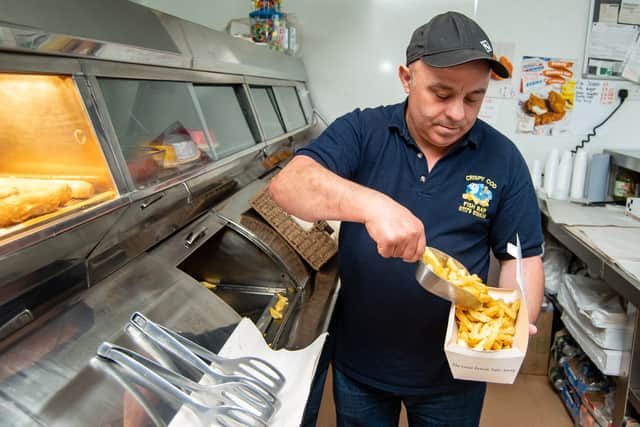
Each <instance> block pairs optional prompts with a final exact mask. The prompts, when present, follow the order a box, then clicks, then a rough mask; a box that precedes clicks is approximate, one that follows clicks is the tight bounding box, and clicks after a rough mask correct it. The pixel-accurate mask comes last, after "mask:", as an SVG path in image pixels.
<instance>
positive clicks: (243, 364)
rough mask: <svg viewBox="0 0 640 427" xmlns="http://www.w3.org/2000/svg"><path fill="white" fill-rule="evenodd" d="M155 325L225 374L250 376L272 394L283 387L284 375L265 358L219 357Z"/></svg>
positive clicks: (167, 329)
mask: <svg viewBox="0 0 640 427" xmlns="http://www.w3.org/2000/svg"><path fill="white" fill-rule="evenodd" d="M157 326H159V327H160V328H161V329H162V330H163V331H165V332H166V333H168V334H169V335H171V336H172V337H173V338H175V339H176V340H177V341H179V342H180V344H182V345H184V346H185V347H187V348H188V349H189V350H191V351H192V352H193V353H195V354H196V355H197V356H198V357H200V358H201V359H202V360H204V361H205V362H207V363H208V364H210V365H214V366H216V367H217V368H218V369H220V370H221V371H222V372H223V373H225V374H229V375H231V374H240V375H246V376H248V377H251V378H253V379H254V380H256V381H258V382H261V383H262V385H263V386H265V387H267V388H268V389H269V390H271V391H272V392H273V393H274V394H278V392H279V391H280V390H282V388H283V387H284V384H285V382H286V379H285V377H284V375H282V373H281V372H280V371H279V370H278V369H277V368H276V367H275V366H273V365H272V364H271V363H269V362H267V361H266V360H263V359H260V358H258V357H253V356H245V357H236V358H233V359H232V358H226V357H221V356H218V355H217V354H215V353H214V352H212V351H209V350H207V349H206V348H204V347H202V346H200V345H198V344H197V343H195V342H193V341H191V340H189V339H187V338H185V337H183V336H182V335H180V334H179V333H177V332H175V331H172V330H171V329H169V328H167V327H165V326H162V325H157Z"/></svg>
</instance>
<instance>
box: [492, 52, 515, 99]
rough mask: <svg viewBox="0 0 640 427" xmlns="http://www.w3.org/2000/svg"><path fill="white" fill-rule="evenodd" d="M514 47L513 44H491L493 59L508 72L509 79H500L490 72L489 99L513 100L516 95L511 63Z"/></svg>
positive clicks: (512, 61)
mask: <svg viewBox="0 0 640 427" xmlns="http://www.w3.org/2000/svg"><path fill="white" fill-rule="evenodd" d="M515 52H516V45H515V43H501V42H496V43H494V44H493V53H494V55H495V57H496V58H497V59H498V61H500V62H501V63H502V65H504V66H505V67H506V68H507V70H509V77H508V78H506V79H505V78H502V77H500V76H499V75H497V74H496V73H494V72H493V71H492V72H491V80H490V81H489V88H488V89H487V95H486V96H487V97H490V98H510V99H513V98H515V97H516V95H517V91H516V88H515V87H514V84H513V78H512V77H513V63H514V59H515Z"/></svg>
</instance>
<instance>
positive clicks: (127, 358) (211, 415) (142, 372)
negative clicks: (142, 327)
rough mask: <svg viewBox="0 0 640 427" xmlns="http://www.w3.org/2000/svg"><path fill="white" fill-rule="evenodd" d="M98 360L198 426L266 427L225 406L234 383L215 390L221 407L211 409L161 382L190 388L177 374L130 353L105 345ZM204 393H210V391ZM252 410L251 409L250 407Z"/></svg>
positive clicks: (249, 414)
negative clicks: (105, 361) (125, 374)
mask: <svg viewBox="0 0 640 427" xmlns="http://www.w3.org/2000/svg"><path fill="white" fill-rule="evenodd" d="M98 356H100V357H102V358H105V359H108V360H110V361H112V362H115V363H117V364H118V365H120V366H122V367H124V368H126V369H128V370H129V371H131V372H133V373H134V374H135V376H136V381H137V382H138V383H139V384H141V385H143V386H144V387H146V388H149V389H150V390H153V391H155V392H156V393H158V394H159V395H161V396H162V397H164V398H165V399H170V400H173V401H174V402H176V403H177V404H179V405H184V406H186V407H187V408H189V409H191V411H192V412H193V414H194V415H195V416H196V417H198V419H199V420H200V422H201V423H202V425H223V426H234V425H241V426H248V427H266V426H267V422H266V420H265V419H264V418H263V417H261V416H258V415H256V414H255V413H254V412H253V411H251V410H249V409H247V408H243V407H240V406H236V405H235V404H234V405H229V404H228V402H227V399H228V400H231V401H233V399H232V398H231V397H230V396H231V394H232V393H231V392H232V391H237V390H239V388H237V386H238V384H237V383H236V384H232V383H227V384H223V386H224V387H220V388H219V390H217V391H218V392H219V393H218V396H217V400H218V401H219V403H221V404H219V405H213V406H212V405H210V404H206V403H202V402H200V401H198V400H196V399H194V398H193V397H191V396H190V395H188V394H187V393H185V392H184V391H182V390H181V389H180V388H178V387H176V386H175V385H174V384H172V383H171V382H170V381H168V380H167V379H166V378H165V375H166V376H167V377H168V378H171V379H172V380H174V381H178V382H180V383H181V385H182V386H184V387H185V388H190V386H191V385H190V384H188V382H184V383H183V382H182V380H178V379H177V378H178V377H180V375H179V374H176V373H175V372H172V371H169V370H167V369H165V368H163V367H161V366H160V365H157V364H155V363H154V362H151V361H150V360H148V359H146V358H144V357H142V356H140V355H139V354H137V353H135V352H133V351H130V350H127V349H125V348H122V347H117V346H114V345H113V344H110V343H107V342H105V343H102V344H101V345H100V347H98ZM148 364H150V365H151V366H153V369H149V368H148V367H147V366H145V365H148ZM158 368H160V369H158ZM156 370H158V372H156ZM188 381H190V380H188ZM216 387H219V386H216ZM223 389H224V390H223ZM208 391H209V392H211V389H209V390H208ZM234 403H235V402H234ZM252 408H255V407H254V406H252Z"/></svg>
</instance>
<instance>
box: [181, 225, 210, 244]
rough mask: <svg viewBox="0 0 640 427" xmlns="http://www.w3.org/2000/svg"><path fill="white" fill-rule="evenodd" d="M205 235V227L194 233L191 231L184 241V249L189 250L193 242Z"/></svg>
mask: <svg viewBox="0 0 640 427" xmlns="http://www.w3.org/2000/svg"><path fill="white" fill-rule="evenodd" d="M206 234H207V227H206V226H203V227H202V228H200V230H198V231H196V232H193V231H192V232H191V233H189V235H188V236H187V238H186V240H185V241H184V247H185V248H190V247H191V246H192V245H193V244H194V243H195V242H197V241H198V240H200V239H201V238H202V237H204V236H205V235H206Z"/></svg>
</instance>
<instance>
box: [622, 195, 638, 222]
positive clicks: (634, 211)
mask: <svg viewBox="0 0 640 427" xmlns="http://www.w3.org/2000/svg"><path fill="white" fill-rule="evenodd" d="M624 213H625V215H629V216H632V217H634V218H635V219H640V197H629V198H628V199H627V204H626V205H625V208H624Z"/></svg>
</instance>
